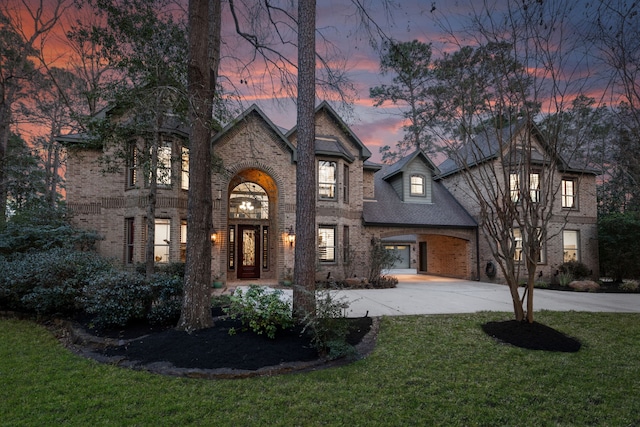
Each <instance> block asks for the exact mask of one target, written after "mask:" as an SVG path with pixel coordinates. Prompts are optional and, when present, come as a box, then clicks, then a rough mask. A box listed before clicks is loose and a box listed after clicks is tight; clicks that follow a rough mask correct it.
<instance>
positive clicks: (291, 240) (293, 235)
mask: <svg viewBox="0 0 640 427" xmlns="http://www.w3.org/2000/svg"><path fill="white" fill-rule="evenodd" d="M287 239H289V246H293V243H294V242H295V241H296V232H295V231H293V227H292V226H289V230H288V231H287Z"/></svg>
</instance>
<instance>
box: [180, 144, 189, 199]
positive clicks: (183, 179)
mask: <svg viewBox="0 0 640 427" xmlns="http://www.w3.org/2000/svg"><path fill="white" fill-rule="evenodd" d="M181 154H182V155H181V158H180V167H181V171H182V173H181V175H180V188H182V189H183V190H188V189H189V149H188V148H187V147H182V152H181Z"/></svg>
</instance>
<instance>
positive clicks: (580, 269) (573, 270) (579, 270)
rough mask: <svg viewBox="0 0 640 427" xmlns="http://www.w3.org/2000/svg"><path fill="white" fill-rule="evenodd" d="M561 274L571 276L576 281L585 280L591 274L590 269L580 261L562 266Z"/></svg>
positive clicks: (569, 262)
mask: <svg viewBox="0 0 640 427" xmlns="http://www.w3.org/2000/svg"><path fill="white" fill-rule="evenodd" d="M560 272H561V273H568V274H570V275H571V276H572V277H573V278H574V279H575V280H583V279H585V278H587V277H589V275H590V274H591V270H589V267H587V266H586V265H584V264H583V263H581V262H579V261H568V262H565V263H564V264H562V265H561V266H560Z"/></svg>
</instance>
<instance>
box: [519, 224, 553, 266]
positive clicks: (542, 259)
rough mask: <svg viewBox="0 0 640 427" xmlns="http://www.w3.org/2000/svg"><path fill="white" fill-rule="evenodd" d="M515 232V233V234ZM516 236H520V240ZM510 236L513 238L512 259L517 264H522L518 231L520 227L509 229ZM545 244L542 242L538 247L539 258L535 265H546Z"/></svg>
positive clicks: (520, 231) (520, 241) (520, 232)
mask: <svg viewBox="0 0 640 427" xmlns="http://www.w3.org/2000/svg"><path fill="white" fill-rule="evenodd" d="M516 232H517V233H516ZM516 234H518V235H519V236H520V238H518V237H517V236H516ZM511 235H512V236H513V241H514V242H515V246H516V247H515V251H514V253H513V259H514V260H515V261H516V262H518V263H522V262H523V260H522V242H523V239H522V230H521V229H520V227H514V228H512V229H511ZM545 243H546V242H542V244H541V245H540V253H539V258H538V260H537V261H536V264H539V265H540V264H546V263H547V256H546V244H545Z"/></svg>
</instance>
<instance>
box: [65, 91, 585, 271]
mask: <svg viewBox="0 0 640 427" xmlns="http://www.w3.org/2000/svg"><path fill="white" fill-rule="evenodd" d="M315 122H316V144H315V153H316V165H317V170H316V176H317V193H316V228H317V242H316V244H317V271H318V275H319V276H320V277H326V276H327V275H328V274H331V276H332V277H334V278H336V279H340V278H345V277H353V276H366V275H367V272H368V268H369V251H370V248H371V244H372V241H373V239H381V240H382V241H383V242H384V244H385V247H386V248H388V249H389V250H393V251H396V253H398V254H399V255H400V261H398V263H397V265H396V267H398V268H406V269H410V271H415V272H419V273H429V274H437V275H443V276H450V277H459V278H465V279H486V276H485V275H484V270H483V267H482V266H483V263H485V262H486V253H483V252H482V250H479V249H480V248H481V244H482V243H481V237H480V236H479V233H478V225H477V222H476V220H475V219H474V217H473V213H474V206H473V204H470V202H469V200H468V199H466V198H462V199H461V200H460V199H457V198H456V197H455V196H456V195H457V194H459V191H458V190H459V189H458V187H457V186H458V185H459V184H457V183H456V176H457V175H458V173H459V172H460V171H456V170H455V169H454V168H451V167H449V168H447V169H445V170H442V169H441V168H438V167H436V166H435V165H434V164H433V163H432V161H431V160H430V159H429V158H428V157H427V156H426V155H425V154H424V153H422V152H421V151H416V152H414V153H411V154H410V155H408V156H406V157H404V158H403V159H401V160H400V161H398V162H397V163H395V164H393V165H379V164H375V163H373V162H371V161H370V160H369V158H370V157H371V152H370V151H369V150H368V149H367V147H366V145H365V144H364V143H363V142H362V141H361V140H360V139H359V138H358V136H357V135H356V134H355V133H354V132H353V131H352V130H351V129H350V128H349V126H347V125H346V124H345V123H344V121H343V120H342V119H341V118H340V117H339V116H338V114H337V113H336V112H335V110H333V108H331V106H330V105H329V104H328V103H326V102H323V103H321V104H320V105H319V106H318V107H317V108H316V112H315ZM296 137H297V133H296V128H293V129H291V130H289V131H283V130H282V129H281V128H279V127H278V126H276V125H274V124H273V123H272V122H271V120H270V119H269V118H268V117H267V116H266V115H265V114H264V113H263V112H262V111H261V110H260V108H258V107H257V106H255V105H254V106H251V107H250V108H249V109H247V110H246V111H245V112H243V113H242V114H241V115H240V116H238V117H237V118H236V119H235V120H233V121H232V122H231V123H229V124H228V125H227V126H226V127H225V128H224V129H222V130H221V131H220V132H219V133H218V134H216V135H215V136H214V137H213V140H212V146H213V151H214V153H215V155H216V157H217V159H218V162H217V163H216V166H215V169H214V173H213V174H212V192H213V194H212V197H213V207H212V209H213V226H214V233H213V234H212V236H211V238H212V242H213V247H212V253H211V257H212V273H213V274H214V275H216V276H223V277H224V280H226V281H232V282H236V281H246V282H247V283H250V282H251V281H252V280H257V279H262V280H267V281H274V282H275V281H281V280H283V278H284V277H285V276H286V275H287V273H288V272H289V271H290V269H292V268H293V264H294V254H295V250H296V243H295V229H296V206H295V203H296V173H295V172H296V164H297V162H296V160H297V158H296V156H297V151H296V145H297V139H296ZM60 140H61V141H63V142H65V143H66V145H67V147H68V162H67V172H66V180H67V184H66V189H67V204H68V207H69V209H70V210H71V211H72V213H73V222H74V223H75V224H76V225H78V226H80V227H83V228H87V229H94V230H97V231H98V232H99V233H101V234H102V235H103V236H104V240H102V241H100V242H99V247H98V250H99V252H100V253H101V254H102V255H104V256H107V257H110V258H113V259H114V260H116V261H118V262H120V263H122V264H123V265H124V266H134V265H135V264H136V263H139V262H143V260H144V246H145V239H146V227H145V219H146V216H147V214H146V207H147V192H148V190H147V188H146V186H145V176H146V174H145V173H144V171H143V170H142V167H141V165H139V164H137V163H136V160H135V156H134V153H135V151H136V150H139V149H140V144H141V143H140V141H135V142H133V143H132V144H131V147H130V150H131V156H130V157H129V160H127V161H124V164H123V167H122V168H121V169H120V170H118V171H116V172H108V173H105V172H104V171H102V167H101V166H100V162H99V160H100V158H101V157H102V156H104V155H105V153H108V152H109V151H110V150H112V148H111V147H105V146H95V147H86V146H83V145H82V144H79V142H80V141H82V136H79V135H70V136H66V137H62V138H60ZM187 143H188V138H187V134H186V133H185V131H184V129H181V128H180V127H179V126H174V127H167V128H166V129H163V144H162V146H161V147H160V149H159V151H158V158H159V161H158V165H159V166H158V167H162V168H163V170H164V173H158V181H157V182H158V196H157V201H156V203H157V204H156V211H155V218H156V219H155V260H156V262H159V263H165V262H179V261H184V259H185V253H186V251H185V248H186V235H187V234H186V227H187V222H186V218H187V192H188V187H189V186H188V183H189V165H188V146H187ZM445 166H447V165H446V164H445ZM167 171H168V172H167ZM576 179H577V178H576ZM589 185H591V181H589ZM587 187H588V185H587V183H586V181H585V180H582V181H580V186H579V188H580V189H581V190H585V189H586V188H587ZM594 197H595V186H594ZM580 201H581V204H580V207H581V209H580V210H579V211H576V212H575V213H576V214H578V215H580V219H581V221H582V223H581V224H582V227H574V228H572V229H573V230H574V231H579V232H580V242H581V244H587V243H588V244H589V245H591V243H589V242H590V241H589V239H590V238H591V236H592V235H593V227H594V224H593V222H592V220H593V217H592V211H595V199H589V198H588V197H586V196H585V197H584V198H582V196H581V199H580ZM591 204H592V205H593V206H591ZM593 215H595V213H593ZM558 226H559V227H560V226H561V224H558ZM589 247H591V246H589ZM551 248H552V246H551V245H549V246H548V247H547V250H548V251H549V252H548V255H547V259H549V260H551V259H556V258H557V256H558V254H556V253H555V252H551ZM592 255H593V254H592V253H591V252H590V250H587V249H586V246H585V249H581V252H580V256H581V259H582V257H585V259H591V258H589V257H591V256H592ZM596 259H597V258H596ZM554 263H557V261H554ZM554 265H555V264H554Z"/></svg>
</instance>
